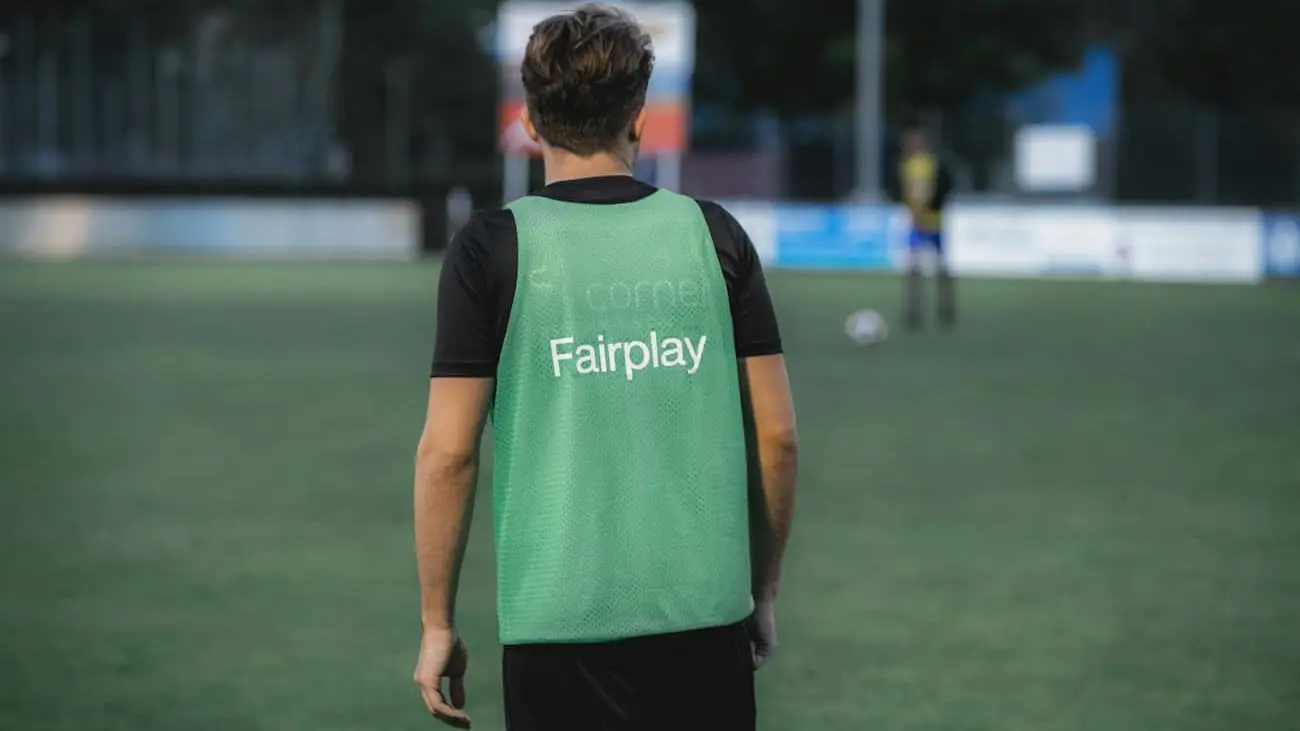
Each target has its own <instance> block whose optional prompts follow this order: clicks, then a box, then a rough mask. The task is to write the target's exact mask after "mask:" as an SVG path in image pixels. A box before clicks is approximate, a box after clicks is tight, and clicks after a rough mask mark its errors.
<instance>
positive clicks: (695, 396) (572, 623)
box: [492, 190, 753, 644]
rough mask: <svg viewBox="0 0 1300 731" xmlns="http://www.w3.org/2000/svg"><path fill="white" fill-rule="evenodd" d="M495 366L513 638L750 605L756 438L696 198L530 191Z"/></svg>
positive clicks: (682, 623)
mask: <svg viewBox="0 0 1300 731" xmlns="http://www.w3.org/2000/svg"><path fill="white" fill-rule="evenodd" d="M510 209H511V211H512V213H513V214H514V218H515V225H516V230H517V235H518V269H519V276H518V280H517V285H516V290H515V295H514V301H513V306H512V308H511V315H510V318H509V323H508V326H507V329H506V333H505V338H504V342H503V346H502V351H501V359H500V363H499V365H498V367H497V393H496V401H495V404H494V408H493V412H492V418H493V424H494V431H495V437H496V445H497V446H496V453H495V467H494V470H493V472H494V487H493V510H494V516H495V528H496V534H495V535H496V541H497V559H498V577H499V578H498V585H499V590H498V592H499V593H498V608H499V615H500V622H501V640H502V642H504V643H507V644H516V643H524V642H572V641H606V640H615V639H621V638H625V637H635V636H644V635H650V634H661V633H668V632H677V631H683V630H690V629H698V628H701V627H713V626H720V625H724V624H729V623H733V622H737V621H740V620H741V619H744V618H745V617H746V616H748V615H749V613H750V612H751V611H752V609H753V605H752V600H751V596H750V578H751V577H750V567H749V533H748V530H749V526H748V518H747V507H746V506H747V502H746V501H747V494H746V461H745V439H744V431H743V422H742V415H741V404H740V386H739V382H738V377H737V370H736V350H735V344H734V338H733V334H732V323H731V308H730V304H729V300H728V291H727V285H726V282H725V281H724V279H723V273H722V270H721V268H720V266H719V261H718V256H717V252H716V249H715V246H714V244H713V241H712V239H711V236H710V233H709V228H708V225H707V224H706V221H705V219H704V216H703V214H702V212H701V209H700V207H699V205H698V204H697V203H696V202H695V201H693V200H691V199H689V198H685V197H682V196H678V195H675V194H673V193H669V192H667V191H662V190H661V191H657V192H654V193H653V194H651V195H649V196H647V197H645V198H642V199H641V200H638V201H634V202H629V203H623V204H617V205H600V204H587V203H579V202H572V201H562V200H555V199H553V198H547V197H541V196H529V197H527V198H524V199H522V200H520V201H517V202H515V203H514V204H512V205H511V206H510Z"/></svg>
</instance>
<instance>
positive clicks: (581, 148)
mask: <svg viewBox="0 0 1300 731" xmlns="http://www.w3.org/2000/svg"><path fill="white" fill-rule="evenodd" d="M653 70H654V50H653V49H652V47H651V45H650V36H649V34H647V33H646V32H645V31H644V30H642V28H641V26H640V25H639V24H638V23H637V21H636V19H635V18H633V17H632V16H631V15H629V14H628V13H626V12H624V11H622V10H618V9H615V8H611V7H608V6H604V5H596V4H590V5H584V6H582V7H580V8H578V9H577V10H575V11H573V12H571V13H564V14H562V15H556V16H553V17H551V18H547V19H546V20H543V21H542V22H541V23H538V24H537V26H536V27H535V28H534V29H533V35H532V37H531V38H529V39H528V49H527V51H525V53H524V61H523V68H522V74H523V81H524V94H525V96H526V98H527V100H528V112H529V115H530V116H531V118H532V121H533V125H534V126H535V127H536V128H537V133H538V134H539V135H541V137H542V139H544V140H545V141H546V142H547V143H548V144H550V145H552V146H554V147H558V148H561V149H564V150H568V151H569V152H572V153H574V154H577V155H582V156H584V157H585V156H590V155H594V154H596V153H599V152H609V151H611V150H614V149H616V148H617V146H618V145H619V143H621V142H623V141H624V140H625V139H627V137H626V136H627V135H628V133H629V128H630V127H631V125H632V121H633V120H634V119H635V118H636V115H637V113H638V112H640V110H641V108H642V107H643V106H645V98H646V90H647V89H648V88H649V86H650V74H651V72H652V71H653Z"/></svg>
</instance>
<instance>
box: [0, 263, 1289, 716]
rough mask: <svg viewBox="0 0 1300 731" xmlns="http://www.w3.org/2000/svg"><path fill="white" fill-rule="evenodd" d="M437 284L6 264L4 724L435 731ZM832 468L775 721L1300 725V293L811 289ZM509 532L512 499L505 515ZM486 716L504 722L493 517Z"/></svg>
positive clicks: (812, 535) (790, 297) (257, 271)
mask: <svg viewBox="0 0 1300 731" xmlns="http://www.w3.org/2000/svg"><path fill="white" fill-rule="evenodd" d="M435 279H436V270H435V269H434V268H432V267H428V266H419V267H398V266H342V265H315V266H287V265H286V266H277V265H197V264H153V265H146V264H99V265H82V264H76V265H49V264H46V265H37V264H22V265H19V264H4V265H3V266H0V678H3V682H2V683H0V729H6V730H8V729H15V730H20V731H38V730H42V729H49V730H51V731H53V730H60V731H62V730H67V731H85V730H87V729H93V730H102V731H146V730H149V729H160V730H166V731H172V730H177V729H186V730H187V731H200V730H209V729H210V730H212V731H228V730H229V729H243V730H245V731H255V730H260V729H268V730H269V729H285V730H286V731H298V730H303V731H307V730H310V731H332V730H335V729H337V730H338V731H345V730H346V731H353V730H355V729H401V728H430V727H433V725H434V724H433V722H432V721H431V720H429V719H428V718H427V717H426V716H425V715H424V714H423V712H422V710H421V706H420V702H419V699H418V695H417V694H416V693H415V691H414V688H413V687H412V686H411V685H410V680H409V678H410V670H411V666H412V663H413V661H414V657H415V649H416V641H417V631H418V627H417V615H416V609H417V597H416V588H415V581H414V576H415V574H414V562H413V558H412V551H411V548H412V546H411V528H410V522H411V521H410V503H411V500H410V477H411V455H412V451H413V448H414V445H415V439H416V435H417V431H418V429H419V426H420V419H421V417H422V414H423V408H424V392H425V387H426V381H425V376H426V374H427V370H426V369H427V362H428V355H429V352H430V344H431V342H432V337H433V322H434V317H433V305H432V303H433V299H434V298H433V289H434V281H435ZM771 279H772V281H771V284H772V288H773V291H774V295H775V297H776V299H777V303H778V306H779V308H780V310H781V316H782V320H783V326H784V330H785V336H786V342H787V351H788V357H789V360H790V368H791V371H792V376H793V380H794V386H795V389H796V396H797V399H798V406H799V413H800V418H801V423H800V426H801V436H802V443H803V478H802V492H801V498H800V505H799V514H798V520H797V526H796V533H795V538H794V540H793V545H792V547H791V552H790V557H789V559H788V569H787V580H786V583H785V587H784V596H783V599H782V605H781V609H780V611H781V615H780V622H781V624H780V630H781V640H782V647H781V649H780V652H779V654H778V656H777V659H776V660H775V661H774V663H773V664H772V665H771V666H770V667H769V668H768V669H765V670H763V671H762V673H761V674H760V691H761V707H762V713H763V719H764V720H763V727H764V728H766V729H807V730H809V731H848V730H850V729H853V730H855V731H856V730H858V729H868V728H873V729H875V728H878V729H896V730H897V729H930V730H939V729H952V730H957V729H972V730H974V729H990V730H992V729H998V730H1012V729H1017V730H1019V729H1024V730H1026V731H1029V730H1033V731H1045V730H1055V729H1062V730H1064V729H1070V730H1074V729H1078V730H1080V731H1082V730H1084V729H1088V730H1092V729H1104V730H1105V731H1125V730H1128V729H1132V730H1134V731H1155V730H1157V729H1158V730H1159V731H1192V730H1194V729H1206V730H1207V731H1208V730H1210V729H1215V730H1223V729H1227V730H1231V731H1254V730H1256V729H1258V730H1259V731H1278V730H1279V729H1293V728H1297V726H1298V724H1300V721H1297V718H1300V633H1297V632H1296V629H1297V627H1298V626H1300V625H1298V624H1297V623H1298V622H1300V289H1294V288H1288V287H1284V286H1267V287H1194V286H1156V285H1132V284H1116V283H1112V284H1104V283H1078V284H1068V283H1041V282H1040V283H1030V282H993V281H981V282H963V283H962V285H963V286H962V289H961V295H962V300H963V301H962V305H963V316H964V320H963V322H962V323H961V326H960V328H959V329H958V330H957V331H956V332H953V333H949V334H940V333H935V332H928V333H922V334H919V335H912V336H908V335H905V334H902V333H895V334H894V337H893V338H892V339H891V340H890V342H889V343H888V344H886V345H885V346H884V347H882V348H879V349H876V350H873V351H862V350H858V349H855V348H854V347H852V346H851V345H850V344H849V342H848V341H847V339H846V338H845V337H844V335H843V333H842V331H841V323H842V321H843V317H844V315H845V314H846V313H847V312H848V311H850V310H851V309H854V308H857V307H862V306H875V307H880V308H882V309H885V310H886V312H887V313H890V314H891V317H892V313H893V312H894V307H893V305H894V304H895V303H896V302H897V300H898V288H897V285H896V284H895V283H894V282H893V281H891V280H888V279H880V278H863V277H852V276H824V275H790V274H773V275H772V278H771ZM485 507H486V506H485ZM487 516H488V512H487V510H486V509H484V510H481V511H480V512H479V518H480V520H479V522H478V524H477V526H476V531H475V537H474V540H473V544H472V546H471V549H470V552H469V556H468V558H467V568H466V578H465V579H464V583H463V590H462V600H461V612H460V614H461V620H462V624H463V627H464V630H465V633H466V635H467V637H468V640H469V643H470V648H471V653H472V656H471V677H470V681H469V694H470V711H471V712H472V714H473V716H474V717H475V721H476V726H477V727H478V728H483V729H500V728H501V727H502V724H501V715H500V692H499V686H498V668H499V656H498V652H497V648H496V646H495V644H494V634H495V623H494V619H493V608H494V604H493V601H494V600H493V590H492V559H491V553H490V527H489V526H490V522H489V521H488V520H487Z"/></svg>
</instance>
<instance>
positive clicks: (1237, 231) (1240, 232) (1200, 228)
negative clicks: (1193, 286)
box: [1115, 208, 1263, 282]
mask: <svg viewBox="0 0 1300 731" xmlns="http://www.w3.org/2000/svg"><path fill="white" fill-rule="evenodd" d="M1260 218H1261V215H1260V213H1259V212H1258V211H1254V210H1250V209H1212V208H1120V209H1116V212H1115V240H1116V246H1117V248H1119V249H1120V250H1121V251H1123V252H1126V253H1127V256H1128V257H1129V258H1130V259H1131V261H1132V266H1133V277H1134V278H1135V279H1144V280H1149V281H1173V282H1254V281H1257V280H1259V279H1260V278H1261V275H1262V269H1263V267H1262V266H1261V261H1262V245H1261V231H1260V229H1261V226H1260Z"/></svg>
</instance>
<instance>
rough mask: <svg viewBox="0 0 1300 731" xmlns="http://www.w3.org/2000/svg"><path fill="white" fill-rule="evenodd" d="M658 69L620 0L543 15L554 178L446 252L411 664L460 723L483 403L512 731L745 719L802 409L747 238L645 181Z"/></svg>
mask: <svg viewBox="0 0 1300 731" xmlns="http://www.w3.org/2000/svg"><path fill="white" fill-rule="evenodd" d="M653 61H654V59H653V53H652V50H651V47H650V42H649V38H648V36H647V35H646V34H645V33H644V32H643V31H642V30H641V29H640V28H639V27H638V25H637V23H636V21H635V20H633V19H632V18H631V17H629V16H627V15H625V14H623V13H622V12H619V11H616V10H612V9H609V8H604V7H600V6H585V7H583V8H581V9H579V10H577V11H574V12H572V13H567V14H564V15H559V16H556V17H553V18H550V19H548V20H546V21H543V22H542V23H540V24H538V25H537V27H536V28H535V29H534V32H533V35H532V38H531V39H530V41H529V44H528V48H527V52H526V56H525V59H524V61H523V66H522V75H523V82H524V87H525V92H526V97H527V108H526V111H525V112H524V113H523V115H522V122H523V126H524V128H525V130H526V131H527V132H528V134H529V136H530V137H532V138H534V139H536V140H538V141H539V142H540V144H541V146H542V156H543V161H544V164H545V168H546V180H547V185H546V187H545V188H543V189H542V190H541V191H540V192H537V193H535V194H533V195H530V196H526V197H524V198H522V199H520V200H518V201H515V202H514V203H512V204H511V205H509V206H508V207H507V209H506V210H504V211H495V212H490V213H486V214H480V215H478V216H476V217H475V218H474V219H472V220H471V221H470V223H469V224H468V225H467V226H466V227H465V229H464V230H463V231H461V232H460V234H459V235H458V236H457V237H456V239H455V241H454V242H453V243H452V245H451V248H450V250H449V252H448V255H447V258H446V261H445V263H444V266H443V270H442V274H441V282H440V286H439V292H438V331H437V344H436V346H435V352H434V362H433V374H432V375H433V377H432V380H431V383H430V390H429V405H428V412H427V416H426V421H425V426H424V432H423V435H422V436H421V439H420V446H419V450H418V455H417V457H416V477H415V529H416V550H417V559H418V566H419V576H420V589H421V617H422V621H423V627H424V634H423V639H422V642H421V647H420V654H419V660H418V662H417V665H416V669H415V675H414V679H415V682H416V684H417V685H418V686H419V689H420V692H421V694H422V696H423V698H424V701H425V703H426V705H427V706H428V709H429V711H430V712H431V713H432V714H433V715H434V716H436V717H437V718H439V719H441V720H443V721H445V722H447V723H448V724H450V725H453V726H460V727H468V725H469V717H468V716H467V715H466V714H465V712H464V710H463V708H464V704H465V693H464V685H463V683H464V681H463V676H464V673H465V669H466V651H465V646H464V644H463V643H462V641H461V639H460V637H459V635H458V634H457V632H456V624H455V611H454V610H455V599H456V585H457V580H458V578H459V573H460V566H461V555H462V552H463V550H464V546H465V541H466V536H467V534H468V530H469V522H470V514H471V506H472V504H473V494H474V484H475V478H476V475H477V470H478V455H479V438H480V434H481V432H482V428H483V424H484V421H485V419H486V418H488V416H490V418H491V419H492V423H493V430H494V436H495V450H494V460H493V494H492V499H493V522H494V528H495V531H494V537H495V540H496V557H497V581H498V587H497V589H498V590H497V596H498V600H497V613H498V621H499V627H500V638H501V642H502V644H503V645H504V646H505V650H504V658H503V676H504V685H505V705H506V719H507V721H506V723H507V728H508V729H510V730H511V731H531V730H533V729H547V730H550V729H566V730H572V731H584V730H586V729H592V730H595V729H609V730H618V729H646V730H650V729H655V730H656V731H658V730H659V729H668V728H671V729H685V730H687V731H689V730H691V729H700V730H701V731H704V730H705V729H707V730H708V731H727V730H730V729H737V730H740V729H744V730H746V731H748V730H750V729H753V728H754V726H755V720H754V717H755V703H754V678H753V672H754V670H755V669H756V667H757V666H758V665H760V664H761V663H762V662H763V661H764V659H765V658H766V657H767V656H768V655H769V654H770V653H771V651H772V649H773V648H775V646H776V630H775V614H774V609H773V606H774V602H775V600H776V595H777V587H778V580H779V577H780V567H781V556H782V553H783V551H784V548H785V543H786V536H787V534H788V531H789V527H790V520H791V515H792V511H793V502H794V483H795V473H796V461H797V456H796V455H797V446H796V437H795V422H794V413H793V406H792V404H791V397H790V392H789V386H788V382H787V378H786V369H785V363H784V359H783V356H782V355H781V352H782V351H781V338H780V334H779V332H778V329H777V323H776V318H775V316H774V315H773V311H772V303H771V299H770V297H769V295H768V292H767V288H766V285H765V284H764V279H763V272H762V267H761V265H760V263H759V260H758V256H757V254H756V252H755V250H754V247H753V245H752V243H751V242H750V240H749V238H748V237H747V236H746V235H745V232H744V231H743V230H742V229H741V227H740V226H739V225H738V224H737V222H736V221H735V219H733V218H732V217H731V216H730V215H728V214H727V213H726V212H725V211H724V210H723V209H721V208H720V207H718V206H717V205H714V204H712V203H707V202H699V201H695V200H692V199H690V198H686V197H683V196H679V195H676V194H674V193H671V192H668V191H665V190H657V189H655V188H654V187H651V186H649V185H646V184H644V183H641V182H638V181H637V180H635V179H634V178H632V177H631V175H630V171H631V168H632V165H633V162H634V160H635V157H636V153H637V148H638V140H640V139H641V135H642V132H643V131H644V128H645V119H646V115H645V113H644V111H643V108H644V105H645V100H646V92H647V87H648V84H649V80H650V74H651V70H652V67H653ZM742 395H743V398H742ZM747 447H748V448H747ZM751 456H752V457H753V458H754V461H753V462H751V461H750V457H751ZM751 465H753V466H754V469H753V470H752V471H751ZM751 475H754V477H755V479H753V480H751V479H750V476H751ZM444 678H445V679H447V680H448V681H449V692H444V689H443V687H442V681H443V679H444Z"/></svg>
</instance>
